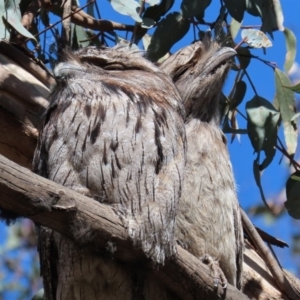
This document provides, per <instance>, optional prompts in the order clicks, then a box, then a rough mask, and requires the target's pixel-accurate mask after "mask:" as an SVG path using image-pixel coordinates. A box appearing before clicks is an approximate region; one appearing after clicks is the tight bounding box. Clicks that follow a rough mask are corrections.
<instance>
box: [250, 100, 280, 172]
mask: <svg viewBox="0 0 300 300" xmlns="http://www.w3.org/2000/svg"><path fill="white" fill-rule="evenodd" d="M246 112H247V117H248V122H247V129H248V135H249V138H250V141H251V144H252V146H253V148H254V150H255V152H258V153H259V152H260V151H264V153H265V156H266V157H265V159H264V161H263V162H262V164H261V165H260V170H263V169H265V168H266V167H267V166H268V165H269V164H270V163H271V162H272V160H273V158H274V156H275V153H276V149H275V145H276V139H277V131H278V123H279V120H280V114H279V112H278V111H277V110H276V109H275V108H274V106H273V105H272V104H271V103H270V102H269V101H267V100H266V99H264V98H262V97H259V96H254V98H253V99H251V100H250V101H248V102H247V104H246Z"/></svg>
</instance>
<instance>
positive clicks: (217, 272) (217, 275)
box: [201, 254, 228, 290]
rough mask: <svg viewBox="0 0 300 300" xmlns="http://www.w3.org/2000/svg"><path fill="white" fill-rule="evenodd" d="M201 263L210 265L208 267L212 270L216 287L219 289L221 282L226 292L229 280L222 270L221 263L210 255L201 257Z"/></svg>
mask: <svg viewBox="0 0 300 300" xmlns="http://www.w3.org/2000/svg"><path fill="white" fill-rule="evenodd" d="M201 261H202V262H203V263H204V264H206V265H208V267H209V268H210V269H211V270H212V272H213V275H214V286H215V287H217V286H218V284H219V281H220V284H221V286H222V288H223V289H224V290H225V289H226V288H227V285H228V282H227V279H226V277H225V275H224V273H223V271H222V269H221V268H220V265H219V262H218V261H217V260H214V259H213V258H212V257H211V256H210V255H208V254H205V255H204V256H202V257H201Z"/></svg>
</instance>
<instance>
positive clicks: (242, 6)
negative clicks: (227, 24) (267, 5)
mask: <svg viewBox="0 0 300 300" xmlns="http://www.w3.org/2000/svg"><path fill="white" fill-rule="evenodd" d="M224 4H225V6H226V7H227V9H228V12H229V14H230V15H231V16H232V18H233V19H234V20H235V21H236V22H237V23H239V24H241V23H242V21H243V18H244V12H245V10H246V3H245V1H236V0H224ZM232 37H233V36H232ZM233 38H234V37H233Z"/></svg>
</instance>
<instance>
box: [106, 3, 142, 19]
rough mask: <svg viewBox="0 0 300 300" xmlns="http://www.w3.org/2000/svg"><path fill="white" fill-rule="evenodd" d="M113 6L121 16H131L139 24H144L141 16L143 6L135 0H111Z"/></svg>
mask: <svg viewBox="0 0 300 300" xmlns="http://www.w3.org/2000/svg"><path fill="white" fill-rule="evenodd" d="M110 3H111V6H112V7H113V9H114V10H115V11H117V12H118V13H120V14H121V15H125V16H130V17H131V18H132V19H133V20H135V21H136V22H138V23H142V19H141V17H140V15H139V11H140V9H141V6H140V4H139V3H138V2H136V1H134V0H110Z"/></svg>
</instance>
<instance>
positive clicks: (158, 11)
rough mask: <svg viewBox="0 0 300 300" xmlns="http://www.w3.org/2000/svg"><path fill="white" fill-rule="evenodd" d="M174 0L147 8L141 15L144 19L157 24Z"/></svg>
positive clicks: (163, 0) (164, 1) (165, 0)
mask: <svg viewBox="0 0 300 300" xmlns="http://www.w3.org/2000/svg"><path fill="white" fill-rule="evenodd" d="M174 1H175V0H162V1H161V3H160V4H158V5H154V6H151V7H148V8H147V9H146V10H145V13H144V15H143V17H144V18H149V19H153V20H154V21H156V22H158V21H159V19H160V18H161V16H163V15H164V14H166V13H167V12H168V11H169V10H170V8H171V7H172V6H173V4H174Z"/></svg>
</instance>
